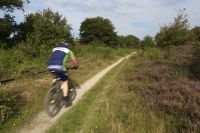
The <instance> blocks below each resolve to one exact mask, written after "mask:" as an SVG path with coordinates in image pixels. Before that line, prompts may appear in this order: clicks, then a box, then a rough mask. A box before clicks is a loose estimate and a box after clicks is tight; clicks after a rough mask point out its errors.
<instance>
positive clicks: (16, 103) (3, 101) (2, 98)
mask: <svg viewBox="0 0 200 133" xmlns="http://www.w3.org/2000/svg"><path fill="white" fill-rule="evenodd" d="M23 104H24V100H23V98H22V97H21V96H20V95H18V94H17V93H16V92H8V91H0V125H1V124H3V123H5V122H6V121H8V120H9V119H10V118H12V117H14V116H17V115H19V113H20V109H21V108H22V105H23Z"/></svg>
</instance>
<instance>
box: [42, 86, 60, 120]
mask: <svg viewBox="0 0 200 133" xmlns="http://www.w3.org/2000/svg"><path fill="white" fill-rule="evenodd" d="M52 106H53V109H51V108H52ZM61 108H62V90H61V89H59V88H56V87H52V88H51V89H49V91H48V92H47V95H46V97H45V110H46V112H47V114H48V115H49V116H51V117H54V116H55V115H57V114H58V113H59V111H60V109H61Z"/></svg>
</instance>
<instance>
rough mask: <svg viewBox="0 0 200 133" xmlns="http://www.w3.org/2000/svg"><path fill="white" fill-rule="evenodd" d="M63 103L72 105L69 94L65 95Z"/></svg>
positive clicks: (66, 105) (67, 105)
mask: <svg viewBox="0 0 200 133" xmlns="http://www.w3.org/2000/svg"><path fill="white" fill-rule="evenodd" d="M63 105H64V106H65V107H69V106H71V105H72V103H71V102H70V98H69V97H68V96H67V97H63Z"/></svg>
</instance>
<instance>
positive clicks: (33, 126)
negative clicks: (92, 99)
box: [17, 52, 136, 133]
mask: <svg viewBox="0 0 200 133" xmlns="http://www.w3.org/2000/svg"><path fill="white" fill-rule="evenodd" d="M134 54H136V52H134V53H133V54H131V55H134ZM131 55H128V56H126V57H123V58H121V59H119V60H118V61H117V62H115V63H114V64H112V65H110V66H108V67H106V68H104V69H103V70H101V71H100V72H99V73H97V74H96V75H94V76H93V77H92V78H90V79H89V80H87V81H86V82H84V83H83V84H82V85H81V88H82V89H78V90H77V96H76V98H75V100H74V101H73V105H75V104H76V103H77V102H78V101H79V100H80V99H81V98H82V96H83V95H84V94H85V93H86V92H87V91H88V90H89V89H91V88H92V87H93V86H94V85H95V84H96V83H97V82H98V81H99V80H100V79H101V78H102V77H103V76H104V75H105V74H106V73H108V72H109V71H110V70H111V69H112V68H113V67H115V66H116V65H118V64H119V63H120V62H122V61H123V60H124V59H126V58H128V57H129V56H131ZM70 108H71V107H68V108H62V109H61V111H60V112H59V113H58V114H57V115H56V116H55V117H53V118H51V117H49V116H48V115H47V114H46V112H45V111H41V112H39V114H38V115H37V116H36V117H35V118H34V119H33V120H32V122H31V123H30V124H29V125H26V126H24V127H23V128H22V129H21V130H20V131H17V132H20V133H44V132H45V131H46V130H47V129H49V128H50V127H51V126H52V125H54V123H55V122H56V121H57V120H58V119H59V117H61V116H62V115H63V114H64V113H65V112H67V111H68V110H69V109H70Z"/></svg>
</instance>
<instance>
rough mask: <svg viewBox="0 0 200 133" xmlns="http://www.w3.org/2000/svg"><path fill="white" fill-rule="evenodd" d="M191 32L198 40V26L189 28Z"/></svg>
mask: <svg viewBox="0 0 200 133" xmlns="http://www.w3.org/2000/svg"><path fill="white" fill-rule="evenodd" d="M191 32H192V33H193V34H194V35H195V40H196V41H200V26H195V27H194V28H192V29H191Z"/></svg>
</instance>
